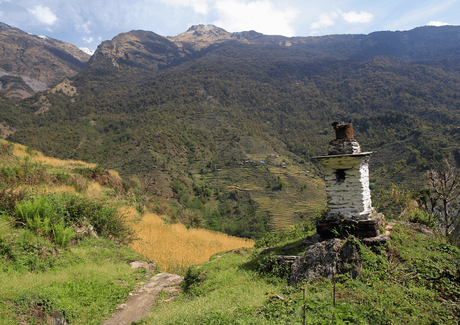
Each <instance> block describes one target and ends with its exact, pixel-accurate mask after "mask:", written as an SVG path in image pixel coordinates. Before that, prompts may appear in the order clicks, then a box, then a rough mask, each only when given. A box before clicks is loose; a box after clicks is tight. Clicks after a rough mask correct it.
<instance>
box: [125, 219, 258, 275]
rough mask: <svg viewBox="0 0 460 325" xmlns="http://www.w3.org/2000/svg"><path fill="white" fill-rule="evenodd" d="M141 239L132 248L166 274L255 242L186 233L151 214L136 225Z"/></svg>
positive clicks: (203, 232) (207, 233) (197, 231)
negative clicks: (153, 262)
mask: <svg viewBox="0 0 460 325" xmlns="http://www.w3.org/2000/svg"><path fill="white" fill-rule="evenodd" d="M133 228H134V231H135V233H136V236H137V237H138V239H137V240H136V241H134V242H133V243H132V244H131V248H132V249H133V250H135V251H136V252H138V253H140V254H142V255H144V256H146V257H148V258H150V259H152V260H153V261H155V263H157V264H158V266H159V267H160V268H161V270H162V271H164V272H171V273H180V274H181V273H184V271H185V270H186V269H187V268H188V266H190V265H195V264H200V263H203V262H206V261H207V260H208V259H209V258H210V257H211V256H212V255H214V254H216V253H218V252H221V251H228V250H232V249H236V248H241V247H252V246H254V241H252V240H249V239H243V238H238V237H232V236H228V235H226V234H222V233H219V232H213V231H209V230H205V229H198V228H197V229H195V228H190V229H187V228H186V227H185V226H184V225H183V224H179V223H178V224H171V225H169V224H166V223H165V222H164V221H163V220H162V219H161V218H160V217H159V216H157V215H155V214H152V213H148V214H145V215H144V216H142V219H141V220H140V221H138V222H135V223H134V224H133Z"/></svg>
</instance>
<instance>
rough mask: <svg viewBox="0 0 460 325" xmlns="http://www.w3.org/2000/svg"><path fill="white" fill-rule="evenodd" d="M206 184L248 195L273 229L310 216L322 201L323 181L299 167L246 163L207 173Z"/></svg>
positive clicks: (323, 197) (324, 195) (324, 196)
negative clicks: (267, 213)
mask: <svg viewBox="0 0 460 325" xmlns="http://www.w3.org/2000/svg"><path fill="white" fill-rule="evenodd" d="M256 158H257V157H254V158H253V159H256ZM310 175H311V176H310ZM278 177H279V178H280V179H281V180H282V181H283V182H284V184H285V185H284V186H283V187H282V188H278V186H277V184H278ZM206 181H207V182H209V184H211V185H217V184H219V186H220V187H221V188H225V189H226V190H238V191H245V192H248V193H249V194H250V196H251V198H252V199H253V200H254V201H256V202H257V203H258V204H259V211H260V212H263V211H268V212H269V213H270V214H271V216H272V219H271V222H270V226H271V227H272V229H275V230H278V229H282V228H286V227H289V226H291V225H293V224H294V223H295V222H296V221H299V219H300V218H305V217H310V216H313V215H314V214H315V213H316V211H317V210H318V209H320V208H322V207H323V206H324V203H325V202H326V192H325V186H324V182H323V181H322V179H320V178H319V176H317V175H315V173H313V172H307V171H306V170H305V167H303V165H296V164H292V165H287V166H286V167H285V168H283V167H282V166H281V165H268V164H260V163H247V164H244V165H239V166H230V167H224V168H222V169H221V170H218V171H215V172H213V173H210V174H207V175H206Z"/></svg>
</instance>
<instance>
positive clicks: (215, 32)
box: [185, 24, 230, 37]
mask: <svg viewBox="0 0 460 325" xmlns="http://www.w3.org/2000/svg"><path fill="white" fill-rule="evenodd" d="M185 34H189V35H193V36H198V37H199V36H207V37H216V36H228V35H229V34H230V33H229V32H227V31H226V30H225V29H223V28H220V27H217V26H214V25H203V24H200V25H193V26H192V27H190V28H189V29H188V30H187V31H186V32H185Z"/></svg>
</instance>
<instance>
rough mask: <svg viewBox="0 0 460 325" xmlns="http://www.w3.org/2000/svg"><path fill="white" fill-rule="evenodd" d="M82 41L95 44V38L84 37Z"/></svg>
mask: <svg viewBox="0 0 460 325" xmlns="http://www.w3.org/2000/svg"><path fill="white" fill-rule="evenodd" d="M81 39H82V40H84V41H85V42H86V43H92V42H94V38H93V37H82V38H81Z"/></svg>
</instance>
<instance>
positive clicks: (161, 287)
mask: <svg viewBox="0 0 460 325" xmlns="http://www.w3.org/2000/svg"><path fill="white" fill-rule="evenodd" d="M183 279H184V278H183V277H181V276H179V275H177V274H170V273H160V274H157V275H155V276H154V277H152V278H151V279H150V280H148V282H147V284H146V285H144V286H142V287H141V288H139V289H136V290H135V291H133V292H132V293H130V297H129V299H128V300H127V301H126V302H125V303H124V304H121V305H120V306H119V307H118V308H117V309H119V310H118V311H116V312H115V313H114V314H113V315H112V317H111V318H109V319H108V320H106V321H105V322H103V323H102V325H128V324H131V323H133V322H138V321H140V320H141V319H142V318H144V317H145V316H147V314H148V312H149V311H150V310H151V309H152V306H153V303H154V302H155V300H156V299H157V298H158V295H159V293H160V292H161V291H165V292H168V293H174V292H179V291H180V287H179V286H178V285H179V284H180V283H181V282H182V280H183Z"/></svg>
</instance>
